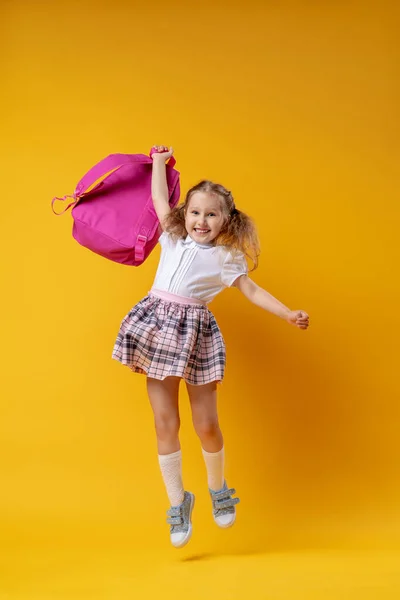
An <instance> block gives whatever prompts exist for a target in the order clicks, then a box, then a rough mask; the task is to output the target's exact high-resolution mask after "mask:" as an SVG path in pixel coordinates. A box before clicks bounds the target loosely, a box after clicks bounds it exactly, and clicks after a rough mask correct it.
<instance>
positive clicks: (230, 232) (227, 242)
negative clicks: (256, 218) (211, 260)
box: [216, 199, 260, 271]
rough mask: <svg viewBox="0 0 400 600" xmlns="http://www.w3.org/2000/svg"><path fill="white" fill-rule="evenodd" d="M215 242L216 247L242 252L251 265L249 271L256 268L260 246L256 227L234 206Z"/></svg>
mask: <svg viewBox="0 0 400 600" xmlns="http://www.w3.org/2000/svg"><path fill="white" fill-rule="evenodd" d="M232 200H233V199H232ZM216 242H217V243H218V245H221V246H227V247H228V248H231V249H233V250H237V251H239V252H243V254H244V255H245V256H246V257H247V258H249V259H250V260H251V261H252V263H253V268H252V269H250V270H251V271H254V270H255V269H256V268H257V267H258V257H259V255H260V244H259V240H258V235H257V229H256V226H255V224H254V222H253V220H252V219H251V218H250V217H249V216H248V215H246V213H244V212H242V211H241V210H238V209H237V208H236V207H235V206H234V208H233V209H232V210H231V212H230V214H229V217H228V219H227V221H226V223H225V227H223V229H222V230H221V233H220V234H219V236H218V238H217V240H216Z"/></svg>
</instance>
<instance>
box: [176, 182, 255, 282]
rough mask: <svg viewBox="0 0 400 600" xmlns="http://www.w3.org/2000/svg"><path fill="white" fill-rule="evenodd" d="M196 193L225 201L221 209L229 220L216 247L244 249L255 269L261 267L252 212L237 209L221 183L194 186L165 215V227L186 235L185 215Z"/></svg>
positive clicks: (202, 183)
mask: <svg viewBox="0 0 400 600" xmlns="http://www.w3.org/2000/svg"><path fill="white" fill-rule="evenodd" d="M195 192H206V193H208V194H214V195H215V196H217V197H218V198H219V199H220V200H221V208H222V211H223V214H224V217H225V219H224V224H223V225H222V228H221V231H220V232H219V234H218V235H217V237H216V238H215V240H214V244H215V245H216V246H226V247H227V248H229V249H230V250H233V251H235V250H236V251H239V252H243V254H244V255H245V256H247V257H248V258H250V260H251V261H252V262H253V268H252V269H251V271H254V269H256V268H257V266H258V256H259V254H260V244H259V240H258V235H257V230H256V227H255V225H254V223H253V220H252V219H251V218H250V217H249V216H248V215H246V214H245V213H244V212H242V211H241V210H238V209H237V208H236V206H235V202H234V199H233V196H232V193H231V192H230V191H229V190H227V189H226V188H225V187H224V186H223V185H220V184H219V183H213V182H212V181H207V180H204V181H200V183H198V184H197V185H195V186H193V187H192V188H190V190H189V191H188V193H187V194H186V198H185V201H184V202H183V204H180V205H179V206H176V207H175V208H173V209H172V210H171V212H170V213H169V214H168V216H167V217H166V218H165V221H164V227H165V230H166V231H167V232H168V233H170V234H171V235H172V236H174V237H175V238H182V239H184V238H186V236H187V231H186V228H185V214H186V210H187V208H188V205H189V202H190V199H191V197H192V196H193V194H194V193H195Z"/></svg>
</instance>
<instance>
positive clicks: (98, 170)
mask: <svg viewBox="0 0 400 600" xmlns="http://www.w3.org/2000/svg"><path fill="white" fill-rule="evenodd" d="M152 162H153V160H152V159H151V158H150V157H149V156H146V155H145V154H110V156H107V157H106V158H103V160H101V161H100V162H99V163H97V164H96V165H94V167H92V168H91V169H90V170H89V171H88V172H87V173H86V175H84V176H83V177H82V179H81V180H80V181H79V182H78V184H77V186H76V188H75V192H74V193H73V195H72V196H71V195H67V196H63V197H62V198H58V197H57V196H56V197H54V198H53V200H52V202H51V208H52V210H53V213H54V214H55V215H58V216H59V215H62V214H64V213H65V212H66V211H67V210H68V209H69V208H71V206H74V205H75V204H77V202H78V201H79V199H80V198H81V197H82V196H83V195H84V194H86V193H88V192H89V191H93V190H94V189H96V188H97V187H100V186H101V185H103V182H104V181H105V180H106V179H107V178H108V177H109V176H110V175H112V174H113V173H115V171H118V170H119V169H121V168H122V167H124V166H125V165H129V164H132V163H140V164H149V163H152ZM175 164H176V160H175V158H174V157H173V156H172V157H171V158H170V159H169V161H168V165H169V166H170V167H174V166H175ZM92 186H94V187H92ZM67 198H72V199H73V202H71V203H70V204H68V206H67V207H66V208H65V209H64V210H63V211H62V212H60V213H56V211H55V210H54V202H55V201H56V200H58V201H60V202H65V200H66V199H67Z"/></svg>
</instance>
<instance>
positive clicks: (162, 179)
mask: <svg viewBox="0 0 400 600" xmlns="http://www.w3.org/2000/svg"><path fill="white" fill-rule="evenodd" d="M153 148H156V149H157V151H156V152H155V153H154V154H153V155H152V158H153V170H152V174H151V197H152V200H153V205H154V210H155V211H156V214H157V217H158V220H159V221H160V224H161V227H162V229H164V225H163V224H164V219H165V217H166V216H167V215H168V214H169V213H170V210H171V208H170V206H169V197H168V186H167V174H166V167H165V163H166V162H167V160H168V159H169V158H171V156H172V155H173V153H174V151H173V149H172V148H170V149H169V150H168V148H167V147H166V146H153Z"/></svg>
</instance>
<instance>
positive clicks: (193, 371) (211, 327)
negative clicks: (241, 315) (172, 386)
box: [112, 292, 226, 385]
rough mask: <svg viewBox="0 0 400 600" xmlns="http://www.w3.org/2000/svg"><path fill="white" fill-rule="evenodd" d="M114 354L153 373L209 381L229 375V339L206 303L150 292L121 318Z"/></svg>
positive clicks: (160, 376)
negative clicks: (170, 297)
mask: <svg viewBox="0 0 400 600" xmlns="http://www.w3.org/2000/svg"><path fill="white" fill-rule="evenodd" d="M112 358H114V359H115V360H118V361H119V362H121V363H122V364H123V365H126V366H127V367H129V368H130V369H131V370H132V371H133V372H135V373H142V374H146V375H147V376H148V377H152V378H154V379H161V380H162V379H165V378H166V377H171V376H175V377H181V378H182V379H184V380H185V381H186V382H187V383H189V384H191V385H204V384H206V383H210V382H212V381H217V382H221V381H222V379H223V377H224V372H225V360H226V354H225V342H224V339H223V337H222V334H221V332H220V329H219V327H218V324H217V322H216V320H215V317H214V315H213V314H212V313H211V312H210V310H209V309H208V308H207V306H205V305H203V304H183V303H182V300H181V299H180V301H179V302H174V301H170V300H165V299H163V298H160V297H157V296H155V295H153V294H152V293H151V292H150V293H149V295H147V296H146V297H145V298H143V300H141V301H140V302H139V303H138V304H136V305H135V306H134V307H133V308H132V310H131V311H130V312H129V313H128V314H127V315H126V317H125V318H124V319H123V320H122V323H121V326H120V329H119V332H118V336H117V339H116V342H115V345H114V350H113V353H112Z"/></svg>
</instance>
